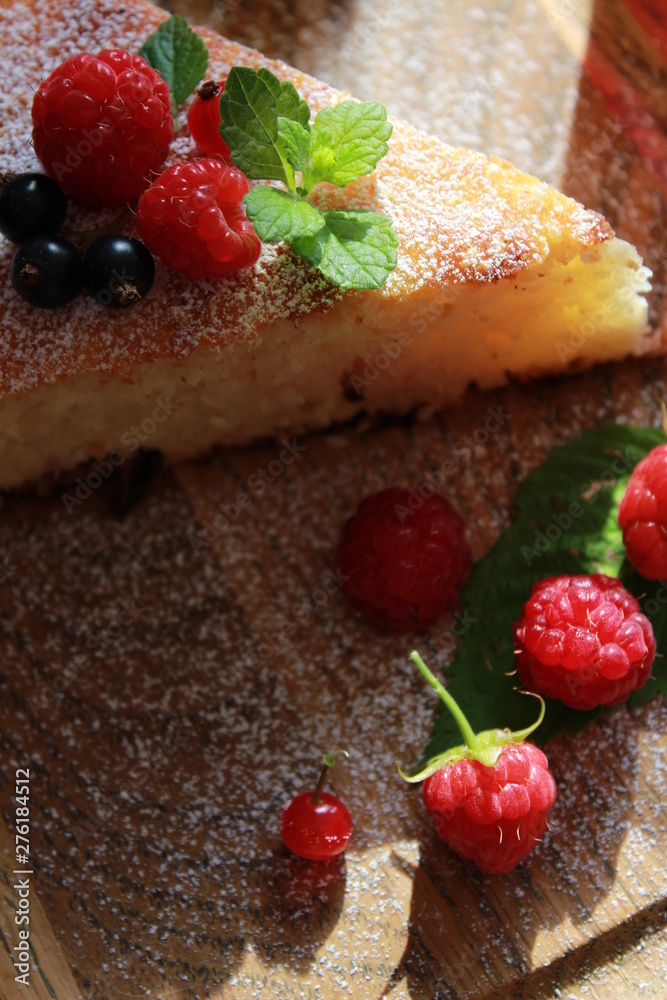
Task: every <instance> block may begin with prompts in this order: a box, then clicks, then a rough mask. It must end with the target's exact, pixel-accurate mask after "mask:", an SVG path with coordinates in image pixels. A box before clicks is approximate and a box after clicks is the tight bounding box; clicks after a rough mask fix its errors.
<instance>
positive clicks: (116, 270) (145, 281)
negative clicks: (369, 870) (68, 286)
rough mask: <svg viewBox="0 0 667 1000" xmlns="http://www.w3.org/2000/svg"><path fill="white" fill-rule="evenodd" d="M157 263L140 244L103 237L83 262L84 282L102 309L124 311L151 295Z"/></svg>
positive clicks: (96, 241) (117, 237)
mask: <svg viewBox="0 0 667 1000" xmlns="http://www.w3.org/2000/svg"><path fill="white" fill-rule="evenodd" d="M154 278H155V263H154V262H153V257H152V254H151V252H150V250H149V249H148V247H146V246H145V245H144V244H143V243H141V242H140V241H139V240H131V239H128V238H127V236H101V237H100V238H99V240H95V242H94V243H93V244H92V245H91V246H90V248H89V249H88V250H87V251H86V254H85V256H84V258H83V281H84V284H85V286H86V289H87V291H88V294H89V295H92V297H93V298H94V299H97V301H98V302H100V303H101V304H102V305H103V306H111V307H112V308H113V309H125V308H127V306H133V305H135V303H137V302H139V301H140V300H141V299H143V298H144V296H146V295H148V293H149V292H150V290H151V288H152V286H153V280H154Z"/></svg>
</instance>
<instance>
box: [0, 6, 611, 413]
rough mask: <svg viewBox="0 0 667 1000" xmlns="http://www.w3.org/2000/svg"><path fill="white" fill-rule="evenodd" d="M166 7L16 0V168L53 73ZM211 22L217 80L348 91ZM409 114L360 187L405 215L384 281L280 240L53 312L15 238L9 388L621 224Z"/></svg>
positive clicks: (127, 34)
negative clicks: (264, 80)
mask: <svg viewBox="0 0 667 1000" xmlns="http://www.w3.org/2000/svg"><path fill="white" fill-rule="evenodd" d="M166 16H167V15H166V14H165V13H164V12H163V11H161V10H159V9H158V8H156V7H154V6H153V5H152V4H150V3H149V2H147V0H131V2H127V3H125V4H119V3H118V2H117V0H28V2H26V0H22V2H12V0H0V33H1V34H2V37H3V40H4V45H5V51H6V52H7V54H8V57H9V59H8V61H7V62H6V63H5V65H4V66H3V70H4V73H5V79H6V82H5V84H4V85H3V93H2V96H1V97H0V136H1V137H2V147H3V149H4V150H5V151H7V150H8V151H9V161H7V160H6V159H4V160H3V163H2V167H3V169H4V170H11V171H18V170H25V169H39V164H38V162H37V160H36V158H35V156H34V153H33V151H32V148H31V146H30V132H31V120H30V107H31V102H32V94H33V92H34V90H35V89H36V87H37V86H38V85H39V82H40V80H41V79H43V78H44V77H45V76H47V75H48V74H49V73H50V72H51V71H52V70H53V69H54V68H55V66H57V65H58V64H59V63H60V62H61V61H62V60H63V59H64V58H66V57H67V56H70V55H73V54H75V53H76V52H80V51H92V52H96V51H99V50H100V49H103V48H110V47H123V48H128V49H130V50H132V51H137V50H138V49H139V48H140V46H141V44H142V42H143V41H144V40H145V38H146V37H147V36H148V35H149V34H150V33H151V31H153V30H154V29H155V28H156V27H157V26H158V25H159V23H160V22H161V21H162V20H164V18H165V17H166ZM200 33H201V35H202V36H203V37H204V38H205V40H206V43H207V45H208V47H209V52H210V67H209V73H208V75H209V76H214V77H219V76H223V75H225V73H226V72H227V71H228V70H229V68H230V67H231V66H233V65H236V64H244V65H250V66H260V65H262V66H267V67H269V68H270V69H271V70H272V71H273V72H274V73H276V75H278V76H279V77H281V78H283V79H289V80H291V81H292V82H293V83H294V85H295V87H296V88H297V90H298V91H299V92H300V94H301V95H302V96H303V97H304V98H305V99H306V100H307V101H308V103H309V105H310V107H311V110H312V111H313V112H316V111H317V110H319V109H320V108H322V107H324V106H327V105H328V104H330V103H332V102H334V101H337V100H340V99H341V98H344V97H347V96H348V95H344V94H341V92H340V91H337V90H334V89H333V88H331V87H329V86H327V85H326V84H324V83H322V82H320V81H318V80H316V79H314V78H312V77H309V76H307V75H305V74H303V73H300V72H298V71H297V70H294V69H291V68H290V67H288V66H286V65H285V64H283V63H280V62H276V61H273V60H269V59H266V58H265V57H264V56H262V55H261V54H260V53H258V52H255V51H253V50H251V49H248V48H245V47H244V46H241V45H237V44H235V43H234V42H231V41H229V40H227V39H224V38H221V37H220V36H218V35H216V34H214V33H213V32H210V31H207V30H204V29H202V30H201V32H200ZM181 121H182V127H181V130H180V132H179V133H178V134H177V138H176V140H175V142H174V147H173V153H172V159H182V158H184V157H191V156H195V155H196V150H195V148H194V147H193V145H192V142H191V140H190V139H189V136H188V135H187V129H186V128H185V127H184V121H185V116H184V115H182V116H181ZM393 124H394V132H393V135H392V138H391V140H390V148H389V153H388V155H387V156H386V157H385V158H384V159H383V160H382V161H381V162H380V164H379V166H378V168H377V170H376V172H375V174H374V175H373V177H372V178H371V179H366V180H364V181H361V182H359V183H358V184H357V185H355V187H354V189H352V190H350V189H347V190H346V192H345V202H346V204H347V205H348V206H349V205H350V204H353V205H355V206H365V207H373V208H376V209H379V210H381V211H384V212H386V213H387V214H388V215H390V216H391V217H392V219H393V222H394V228H395V229H396V232H397V234H398V237H399V251H398V265H397V267H396V270H395V271H394V272H393V273H392V274H390V275H389V278H388V280H387V283H386V285H385V286H384V287H383V288H382V289H381V290H380V291H373V292H342V291H341V290H340V289H338V288H335V287H333V286H331V285H329V284H328V283H327V282H326V281H325V280H324V279H323V278H321V277H320V275H319V274H318V273H317V272H315V271H313V270H312V269H310V268H309V267H308V266H307V265H305V264H304V263H303V262H302V261H300V260H298V259H296V258H294V257H293V255H292V254H291V252H290V251H289V250H283V248H281V247H271V246H266V247H264V248H263V251H262V256H261V257H260V260H259V261H258V263H257V264H256V265H255V267H254V268H250V269H245V270H243V271H239V272H236V273H235V274H232V275H230V276H228V277H226V278H223V279H221V280H219V281H215V282H213V281H202V282H195V281H190V280H187V279H185V278H184V277H182V276H181V275H179V274H176V273H174V272H169V271H167V270H166V269H165V268H163V267H162V266H161V265H159V266H158V273H157V278H156V283H155V286H154V290H153V292H152V293H151V295H150V296H149V297H148V298H147V299H146V300H145V301H144V302H142V303H140V304H139V305H138V306H136V307H134V308H133V309H131V310H128V311H127V312H120V313H117V312H115V311H113V310H105V309H103V308H101V307H99V306H97V305H96V304H94V303H93V302H91V301H90V300H89V299H86V298H85V297H84V296H81V297H79V298H78V299H77V300H76V301H75V302H73V303H71V304H70V305H68V306H66V307H64V308H62V309H58V310H54V311H48V310H39V309H35V308H33V307H31V306H29V305H28V304H27V303H25V302H24V301H22V300H21V299H20V298H19V297H18V296H17V295H15V294H14V293H13V292H12V290H11V286H10V284H9V278H8V275H9V266H10V261H11V255H12V248H11V247H10V246H9V245H8V244H7V243H6V241H2V247H1V248H0V280H1V281H2V287H3V293H2V295H3V301H2V306H1V310H2V315H1V317H0V393H2V394H7V393H17V392H23V391H25V390H29V389H31V388H34V387H36V386H38V385H42V384H44V383H49V382H57V381H62V380H67V379H68V378H70V377H72V376H74V375H80V374H84V373H95V372H97V373H99V376H100V379H102V380H106V379H108V378H111V377H121V378H123V379H126V380H129V381H131V379H132V372H133V369H134V368H135V366H137V365H139V364H143V363H146V362H151V361H155V360H157V359H164V358H170V357H185V356H188V355H189V354H190V353H191V352H192V351H193V350H194V349H195V348H197V347H199V346H203V345H209V346H210V347H211V348H213V349H214V350H215V351H219V350H222V349H224V348H226V347H228V346H229V345H231V344H233V343H235V342H238V341H253V340H255V339H256V340H257V341H258V342H259V341H260V339H261V337H262V335H263V332H264V331H265V329H266V328H267V327H269V326H270V324H271V323H272V322H273V321H275V320H282V321H285V320H287V321H288V322H291V323H294V325H295V326H296V325H298V324H299V323H300V321H301V320H302V318H303V317H304V316H305V315H307V314H309V313H311V312H312V311H313V310H327V309H330V308H331V307H333V306H334V304H335V303H336V302H337V301H339V300H341V299H343V298H348V297H351V296H355V297H368V296H381V297H382V299H383V300H384V304H386V302H387V300H389V301H391V300H392V299H403V298H404V297H406V296H409V295H411V294H413V293H414V292H415V291H417V290H419V289H424V288H438V287H439V286H440V287H441V286H453V285H457V284H459V285H460V284H461V283H487V282H490V281H498V280H499V279H509V278H512V276H513V275H516V274H518V273H519V272H520V271H521V270H522V269H524V268H525V267H527V266H529V265H530V266H534V265H536V264H537V265H539V264H540V262H542V261H544V260H545V259H546V258H547V257H548V256H550V255H551V256H554V255H556V256H557V257H558V259H559V260H562V261H563V262H566V261H567V260H569V259H571V258H572V257H574V256H576V255H577V254H579V253H581V251H582V249H583V248H585V247H589V246H592V245H594V244H596V243H601V242H603V241H605V240H608V239H610V238H611V237H612V236H613V232H612V230H611V227H610V226H609V225H608V223H607V222H606V221H605V220H604V219H603V218H602V217H601V216H600V215H598V214H597V213H595V212H591V211H587V210H585V209H584V208H583V207H582V206H581V205H579V204H578V203H577V202H575V201H573V200H572V199H570V198H567V197H565V196H564V195H562V194H560V193H559V192H557V191H555V190H554V189H553V188H551V187H549V186H548V185H546V184H544V183H542V182H540V181H539V180H537V179H536V178H533V177H529V176H528V175H526V174H523V173H521V172H520V171H518V170H517V169H516V168H514V167H513V166H511V164H508V163H506V162H504V161H502V160H499V159H497V158H495V157H491V158H488V157H485V156H483V155H482V154H479V153H476V152H473V151H471V150H466V149H454V148H452V147H449V146H447V145H445V144H444V143H442V142H440V141H439V140H438V139H435V138H432V137H430V136H428V135H426V134H425V133H423V132H420V131H418V130H417V129H415V128H413V127H412V126H410V125H408V124H407V123H405V122H402V121H398V120H393ZM5 155H6V153H5ZM320 198H321V200H322V201H323V202H326V203H327V204H330V205H331V204H339V203H340V199H341V192H340V191H338V190H337V189H333V188H331V189H328V190H323V191H322V192H321V194H320ZM72 214H73V221H74V223H75V224H76V225H77V227H85V228H92V227H94V225H95V224H96V223H97V221H98V214H97V213H96V212H95V211H91V210H90V209H85V210H83V209H80V208H77V207H76V206H73V213H72ZM100 217H101V216H100ZM104 218H107V216H105V217H104Z"/></svg>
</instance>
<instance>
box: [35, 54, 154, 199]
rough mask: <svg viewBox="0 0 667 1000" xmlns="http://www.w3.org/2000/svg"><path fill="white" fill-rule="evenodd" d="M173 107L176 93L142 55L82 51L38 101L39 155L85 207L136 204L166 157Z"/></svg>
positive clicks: (64, 66)
mask: <svg viewBox="0 0 667 1000" xmlns="http://www.w3.org/2000/svg"><path fill="white" fill-rule="evenodd" d="M170 106H171V101H170V96H169V87H168V86H167V84H166V83H165V81H164V80H163V79H162V77H161V76H160V74H159V73H157V72H156V71H155V70H154V69H152V68H151V67H150V66H149V65H148V63H147V62H146V60H145V59H143V58H142V57H141V56H139V55H132V54H131V53H129V52H125V51H124V50H122V49H108V50H104V51H102V52H100V53H98V54H97V55H96V56H95V55H91V54H90V53H89V52H82V53H80V54H79V55H76V56H72V57H71V58H69V59H66V60H65V61H64V62H63V63H61V65H60V66H58V68H57V69H55V70H54V71H53V73H51V75H50V76H49V77H47V79H46V80H44V81H43V83H42V84H41V85H40V87H39V89H38V90H37V92H36V94H35V96H34V99H33V103H32V120H33V133H32V135H33V143H34V147H35V152H36V153H37V156H38V157H39V159H40V161H41V163H42V165H43V166H44V169H45V170H46V172H47V174H48V175H49V176H50V177H52V178H53V179H54V180H55V181H57V182H58V183H59V184H61V185H62V187H63V188H64V189H65V190H66V191H67V192H69V193H70V194H73V195H74V196H75V197H77V198H80V199H81V200H82V201H86V202H92V203H94V204H101V205H110V206H111V205H120V204H123V203H125V202H128V201H129V202H133V201H136V199H137V198H138V197H139V195H140V194H141V192H142V191H144V190H145V189H146V188H147V187H148V185H149V184H150V181H151V178H152V177H153V176H154V175H155V174H156V173H157V172H158V171H159V170H160V168H161V167H162V165H163V163H164V161H165V159H166V156H167V152H168V149H169V144H170V142H171V140H172V137H173V134H174V122H173V118H172V116H171V110H170Z"/></svg>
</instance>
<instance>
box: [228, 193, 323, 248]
mask: <svg viewBox="0 0 667 1000" xmlns="http://www.w3.org/2000/svg"><path fill="white" fill-rule="evenodd" d="M243 204H244V205H245V210H246V214H247V216H248V218H249V219H250V221H251V222H252V224H253V226H254V227H255V232H256V233H257V235H258V236H259V238H260V240H261V241H262V242H263V243H277V242H279V241H280V240H285V242H287V243H292V242H293V241H294V240H296V239H299V238H302V237H307V236H314V234H315V233H317V232H319V230H320V229H321V228H322V227H323V226H324V225H325V222H324V216H323V215H322V213H321V212H320V211H319V210H318V209H317V208H315V206H314V205H311V204H310V202H309V201H302V200H298V199H296V198H294V196H293V195H291V194H290V193H289V192H288V191H280V190H278V188H274V187H269V185H268V184H258V185H257V186H256V187H254V188H251V189H250V191H249V192H248V194H247V195H246V196H245V198H244V199H243Z"/></svg>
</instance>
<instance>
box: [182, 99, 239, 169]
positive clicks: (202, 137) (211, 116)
mask: <svg viewBox="0 0 667 1000" xmlns="http://www.w3.org/2000/svg"><path fill="white" fill-rule="evenodd" d="M224 89H225V81H224V80H219V81H218V82H217V83H216V82H215V81H214V80H208V81H207V82H206V83H203V84H202V85H201V87H200V88H199V90H198V91H197V96H196V97H195V99H194V101H193V102H192V104H191V105H190V110H189V111H188V128H189V129H190V135H191V136H192V138H193V139H194V141H195V142H196V143H197V145H198V146H199V148H200V149H203V150H204V152H205V153H208V155H209V156H222V157H223V159H225V160H227V161H228V162H229V161H230V153H229V146H228V145H227V143H226V142H225V141H224V139H223V138H222V136H221V135H220V97H221V95H222V93H223V91H224Z"/></svg>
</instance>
